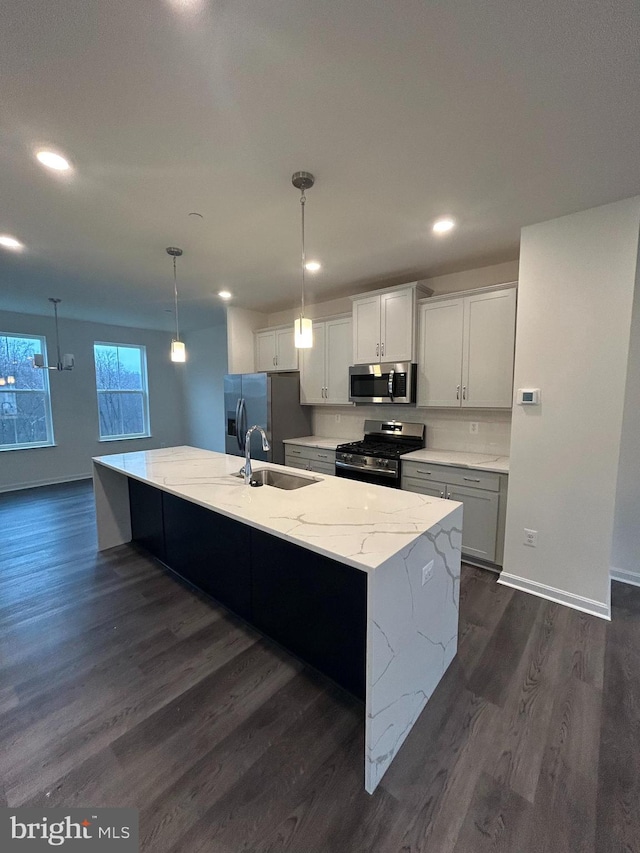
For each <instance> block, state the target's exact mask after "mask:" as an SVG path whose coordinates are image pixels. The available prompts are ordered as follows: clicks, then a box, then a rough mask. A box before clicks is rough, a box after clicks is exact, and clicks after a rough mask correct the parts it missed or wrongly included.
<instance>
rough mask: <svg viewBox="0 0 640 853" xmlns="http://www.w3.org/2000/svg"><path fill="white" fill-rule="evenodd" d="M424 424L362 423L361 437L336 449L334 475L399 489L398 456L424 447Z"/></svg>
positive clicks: (396, 422)
mask: <svg viewBox="0 0 640 853" xmlns="http://www.w3.org/2000/svg"><path fill="white" fill-rule="evenodd" d="M425 431H426V428H425V425H424V424H416V423H404V422H402V421H365V422H364V438H363V439H362V441H353V442H349V443H348V444H339V445H338V447H337V448H336V476H338V477H345V478H347V479H350V480H361V481H364V482H368V483H376V484H378V485H384V486H392V487H394V488H400V457H401V456H402V455H403V454H404V453H410V452H411V451H412V450H420V449H421V448H422V447H424V441H425Z"/></svg>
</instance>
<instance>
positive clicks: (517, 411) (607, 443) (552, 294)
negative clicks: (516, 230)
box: [501, 197, 640, 616]
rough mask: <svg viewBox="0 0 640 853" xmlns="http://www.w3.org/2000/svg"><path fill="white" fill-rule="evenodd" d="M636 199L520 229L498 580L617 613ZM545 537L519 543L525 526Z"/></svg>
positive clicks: (638, 224)
mask: <svg viewBox="0 0 640 853" xmlns="http://www.w3.org/2000/svg"><path fill="white" fill-rule="evenodd" d="M639 229H640V197H636V198H632V199H626V200H624V201H621V202H616V203H615V204H610V205H605V206H602V207H598V208H594V209H593V210H587V211H584V212H582V213H577V214H574V215H571V216H565V217H562V218H560V219H555V220H553V221H551V222H544V223H541V224H539V225H533V226H530V227H528V228H524V229H523V231H522V240H521V246H520V272H519V292H518V319H517V333H516V363H515V383H514V385H515V387H516V388H522V387H534V388H540V389H541V393H542V404H541V405H540V406H537V407H522V406H515V407H514V411H513V423H512V431H511V464H510V473H509V502H508V507H507V528H506V542H505V557H504V572H503V575H502V578H501V581H502V582H507V583H511V584H512V585H515V586H519V587H520V588H523V589H526V590H529V591H532V592H537V593H539V594H542V595H545V596H548V597H551V598H554V599H556V600H559V601H562V602H564V603H567V604H570V605H572V606H576V607H582V608H584V609H586V610H589V611H590V612H593V613H596V614H599V615H602V616H607V615H608V614H609V560H610V554H611V543H612V533H613V518H614V505H615V498H616V482H617V474H618V459H619V454H620V438H621V430H622V415H623V407H624V398H625V382H626V373H627V360H628V351H629V335H630V326H631V312H632V303H633V292H634V285H635V275H636V259H637V253H638V235H639ZM525 527H526V528H531V529H534V530H537V531H538V545H537V547H536V548H531V547H528V546H526V545H524V544H523V537H524V532H523V531H524V528H525Z"/></svg>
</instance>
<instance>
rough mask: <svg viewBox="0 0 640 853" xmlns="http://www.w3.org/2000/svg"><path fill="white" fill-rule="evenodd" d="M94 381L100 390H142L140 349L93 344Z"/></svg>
mask: <svg viewBox="0 0 640 853" xmlns="http://www.w3.org/2000/svg"><path fill="white" fill-rule="evenodd" d="M94 354H95V360H96V381H97V383H98V388H99V389H101V390H108V391H116V390H123V391H125V390H127V391H128V390H135V391H138V390H140V391H141V390H142V389H143V387H144V385H143V381H142V353H141V350H140V347H124V346H116V345H115V344H114V345H109V344H95V345H94Z"/></svg>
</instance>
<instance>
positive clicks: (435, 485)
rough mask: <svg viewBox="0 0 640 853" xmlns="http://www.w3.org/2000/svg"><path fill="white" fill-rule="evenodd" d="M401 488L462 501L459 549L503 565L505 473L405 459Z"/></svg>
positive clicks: (483, 559) (484, 561) (486, 561)
mask: <svg viewBox="0 0 640 853" xmlns="http://www.w3.org/2000/svg"><path fill="white" fill-rule="evenodd" d="M402 488H403V489H406V490H407V491H410V492H417V493H418V494H422V495H433V497H436V498H444V499H445V500H452V501H459V502H460V503H462V504H463V505H464V522H463V527H462V553H463V555H465V556H466V557H467V558H469V559H471V560H478V561H479V562H480V563H481V564H482V563H491V564H493V565H498V566H501V565H502V555H503V550H504V516H505V511H506V499H507V475H506V474H495V473H493V472H490V471H473V470H471V469H466V468H456V467H454V466H447V465H430V464H426V463H418V462H404V463H403V465H402Z"/></svg>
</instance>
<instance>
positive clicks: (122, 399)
mask: <svg viewBox="0 0 640 853" xmlns="http://www.w3.org/2000/svg"><path fill="white" fill-rule="evenodd" d="M93 354H94V358H95V362H96V387H97V390H98V419H99V421H100V440H101V441H109V440H112V439H118V438H144V437H145V436H148V435H150V433H149V407H148V403H147V355H146V350H145V348H144V347H137V346H133V345H129V344H102V343H95V344H94V345H93Z"/></svg>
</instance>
